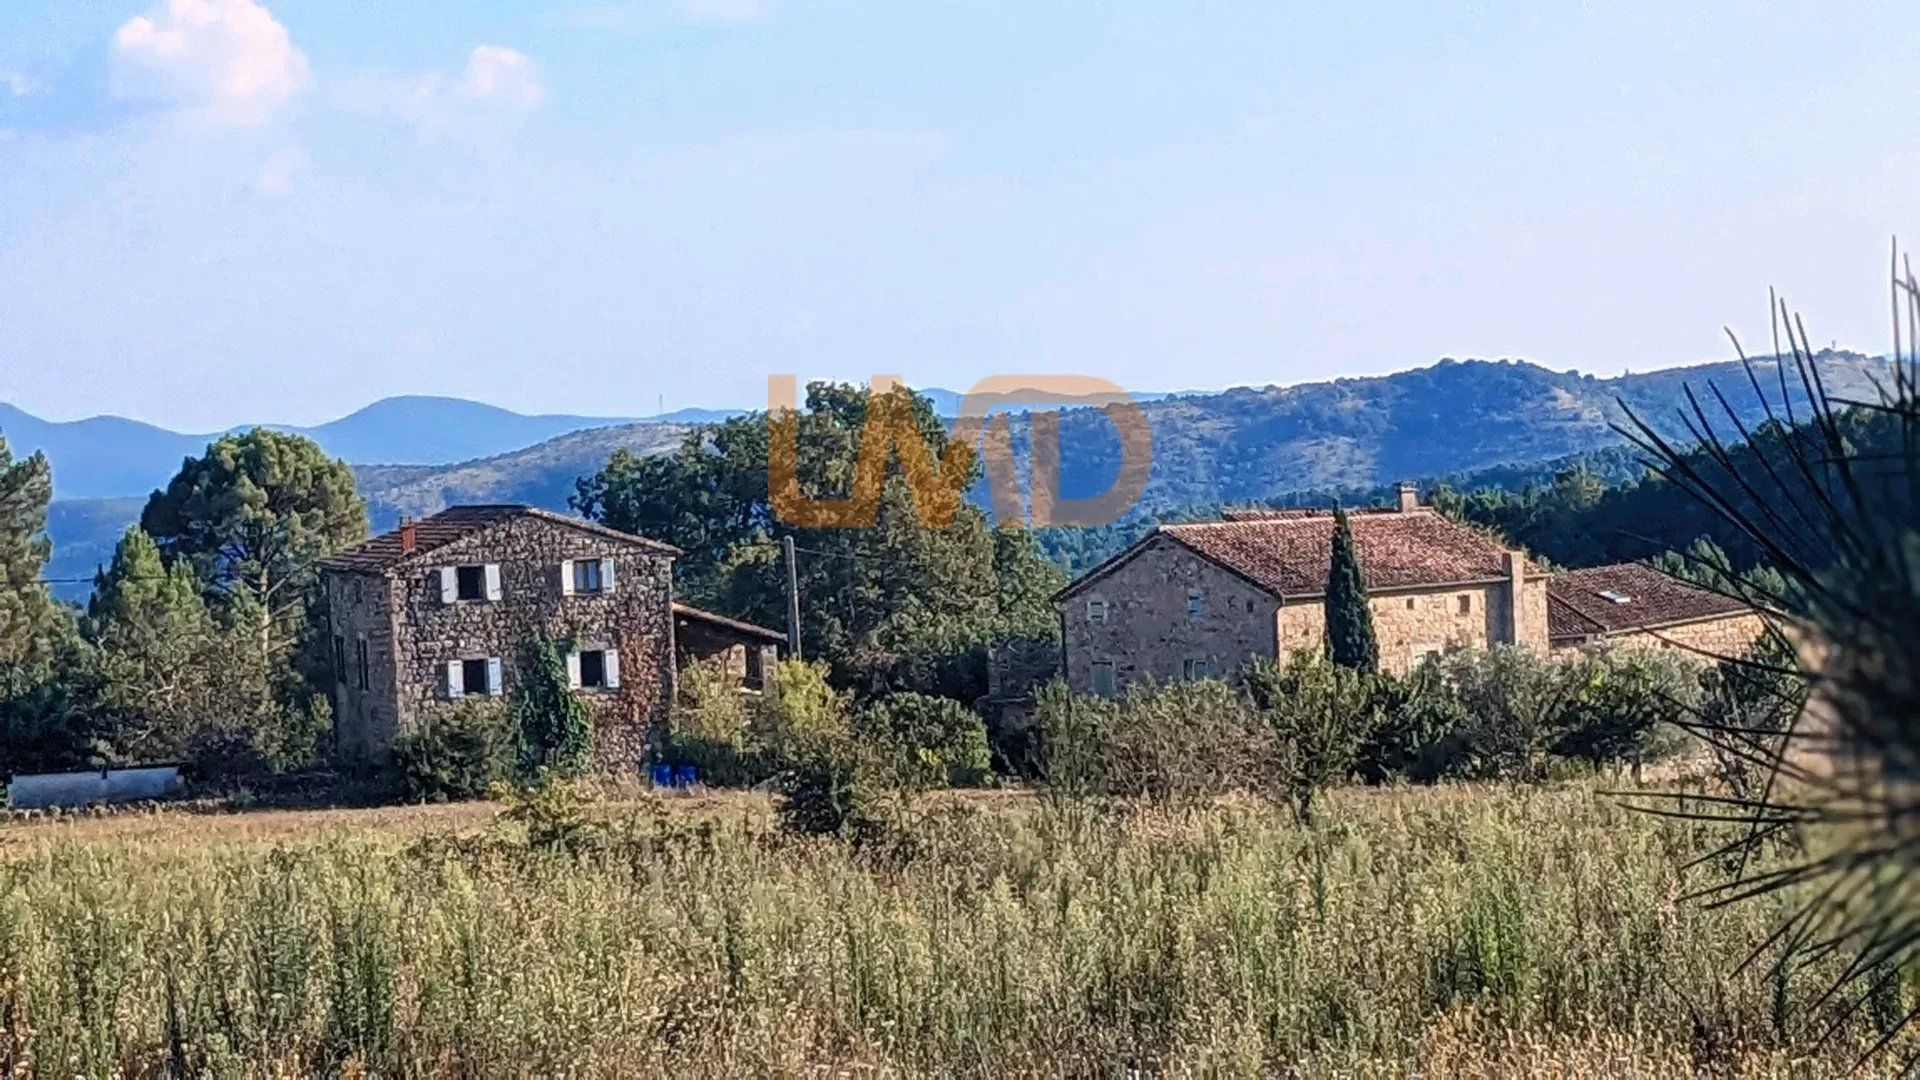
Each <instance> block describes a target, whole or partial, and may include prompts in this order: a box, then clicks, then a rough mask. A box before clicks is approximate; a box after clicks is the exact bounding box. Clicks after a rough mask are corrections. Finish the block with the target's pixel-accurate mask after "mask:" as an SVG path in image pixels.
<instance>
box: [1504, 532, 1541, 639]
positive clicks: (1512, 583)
mask: <svg viewBox="0 0 1920 1080" xmlns="http://www.w3.org/2000/svg"><path fill="white" fill-rule="evenodd" d="M1506 556H1507V640H1508V641H1510V642H1512V643H1513V644H1515V645H1519V644H1521V643H1522V642H1523V641H1525V632H1524V631H1523V629H1522V628H1523V627H1524V626H1526V620H1525V618H1524V617H1523V616H1524V615H1525V614H1526V595H1527V559H1526V556H1524V555H1522V554H1520V553H1519V552H1517V551H1509V552H1507V553H1506ZM1542 644H1545V643H1544V642H1542Z"/></svg>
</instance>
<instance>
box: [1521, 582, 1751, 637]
mask: <svg viewBox="0 0 1920 1080" xmlns="http://www.w3.org/2000/svg"><path fill="white" fill-rule="evenodd" d="M1752 610H1753V609H1752V608H1751V607H1749V606H1748V605H1747V604H1745V603H1742V602H1741V601H1739V600H1736V599H1734V598H1733V597H1730V596H1722V595H1720V594H1719V593H1716V592H1713V591H1711V590H1708V589H1702V588H1700V587H1698V586H1695V585H1689V584H1687V583H1686V582H1684V581H1680V580H1678V579H1676V578H1672V577H1669V576H1667V575H1666V574H1663V573H1661V572H1660V571H1658V570H1655V569H1653V568H1652V567H1650V566H1642V565H1641V564H1639V563H1618V564H1616V565H1613V566H1596V567H1593V568H1592V569H1588V570H1569V571H1567V572H1565V573H1561V574H1555V575H1553V577H1551V578H1549V579H1547V636H1548V637H1549V638H1550V639H1551V640H1553V641H1556V642H1562V641H1577V640H1580V639H1583V638H1589V637H1594V636H1597V635H1602V634H1618V633H1627V632H1631V631H1636V630H1653V629H1658V628H1660V627H1663V626H1677V625H1679V624H1681V623H1690V622H1698V621H1700V620H1702V619H1717V618H1723V617H1725V616H1728V615H1739V614H1744V613H1746V612H1750V611H1752Z"/></svg>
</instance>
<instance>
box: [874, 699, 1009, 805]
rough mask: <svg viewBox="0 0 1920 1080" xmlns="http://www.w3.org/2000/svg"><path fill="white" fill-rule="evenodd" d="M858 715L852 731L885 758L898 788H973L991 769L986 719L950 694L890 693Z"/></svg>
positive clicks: (984, 779) (984, 780)
mask: <svg viewBox="0 0 1920 1080" xmlns="http://www.w3.org/2000/svg"><path fill="white" fill-rule="evenodd" d="M857 720H858V723H857V724H856V727H855V734H856V736H857V737H858V738H860V739H861V740H863V741H869V740H870V741H871V742H872V743H873V744H874V746H875V747H876V749H878V750H880V751H881V752H882V753H883V754H884V755H885V756H886V757H887V758H889V759H890V762H891V765H892V769H893V772H894V774H895V776H896V778H897V779H898V781H899V783H900V784H901V786H903V787H907V788H910V789H927V788H935V787H977V786H979V785H980V784H982V783H984V782H986V779H987V777H988V776H989V775H990V774H991V767H992V762H991V758H990V755H989V753H988V750H987V726H986V724H985V723H983V722H982V721H981V719H980V716H979V714H978V713H975V712H974V711H973V710H972V709H969V708H967V707H966V706H965V705H962V704H960V703H959V702H957V701H955V700H953V699H952V698H944V697H934V696H932V695H929V694H915V693H907V692H902V693H897V694H890V695H888V696H887V697H884V698H881V699H880V700H879V701H876V702H874V703H873V704H871V705H869V706H867V707H866V708H865V709H862V710H861V711H860V713H859V716H858V718H857Z"/></svg>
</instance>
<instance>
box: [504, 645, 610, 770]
mask: <svg viewBox="0 0 1920 1080" xmlns="http://www.w3.org/2000/svg"><path fill="white" fill-rule="evenodd" d="M518 674H519V677H518V678H517V679H515V680H514V698H513V718H514V727H515V729H516V733H517V737H518V742H519V747H518V749H519V754H518V759H519V760H518V769H517V773H518V778H519V779H520V781H521V782H523V783H531V782H535V781H539V780H541V779H543V778H545V777H547V776H550V775H551V776H560V777H571V776H579V775H580V774H581V773H583V772H585V771H586V769H587V765H588V763H589V762H590V761H591V760H592V757H593V719H592V717H591V716H589V715H588V713H587V707H586V706H585V705H584V704H582V703H581V702H580V700H579V699H578V698H576V697H575V696H574V694H573V689H572V685H571V680H569V679H568V678H567V662H566V659H565V657H564V656H563V654H562V649H561V647H560V643H559V642H557V641H555V640H554V639H553V638H550V637H542V638H539V639H537V640H536V641H534V642H533V643H532V644H530V645H528V646H527V650H526V653H525V655H523V656H522V657H521V661H520V670H519V673H518Z"/></svg>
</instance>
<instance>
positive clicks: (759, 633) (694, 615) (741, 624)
mask: <svg viewBox="0 0 1920 1080" xmlns="http://www.w3.org/2000/svg"><path fill="white" fill-rule="evenodd" d="M673 615H674V618H677V619H689V620H692V621H694V622H703V623H707V624H709V625H712V626H717V627H720V628H721V629H723V630H731V631H733V632H734V633H736V634H740V635H741V636H743V637H751V638H758V639H759V640H761V641H765V642H767V643H768V644H783V643H785V641H786V640H787V635H785V634H783V633H781V632H780V631H778V630H769V629H767V628H766V627H764V626H756V625H755V624H753V623H750V622H746V621H744V620H741V619H730V618H728V617H726V616H725V615H716V614H715V613H713V612H711V611H706V610H703V609H701V608H697V607H694V606H693V605H692V604H683V603H681V602H680V601H678V600H675V601H674V602H673Z"/></svg>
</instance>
